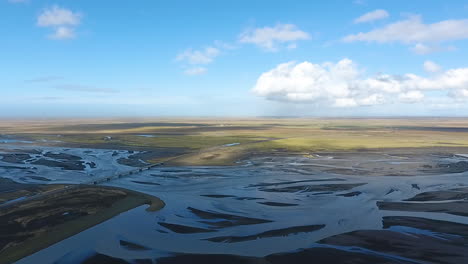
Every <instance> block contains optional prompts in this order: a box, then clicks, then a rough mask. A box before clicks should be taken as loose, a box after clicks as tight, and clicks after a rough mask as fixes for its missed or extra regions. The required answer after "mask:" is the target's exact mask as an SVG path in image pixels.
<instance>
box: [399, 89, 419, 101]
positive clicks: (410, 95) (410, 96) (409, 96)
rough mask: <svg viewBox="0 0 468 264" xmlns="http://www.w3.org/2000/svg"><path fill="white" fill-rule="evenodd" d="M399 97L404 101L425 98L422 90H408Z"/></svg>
mask: <svg viewBox="0 0 468 264" xmlns="http://www.w3.org/2000/svg"><path fill="white" fill-rule="evenodd" d="M398 99H399V100H400V101H401V102H403V103H417V102H421V101H422V100H423V99H424V94H423V93H422V92H421V91H408V92H404V93H401V94H399V95H398Z"/></svg>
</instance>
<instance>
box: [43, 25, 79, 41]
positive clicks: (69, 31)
mask: <svg viewBox="0 0 468 264" xmlns="http://www.w3.org/2000/svg"><path fill="white" fill-rule="evenodd" d="M49 37H50V38H51V39H72V38H75V37H76V35H75V29H73V28H69V27H58V28H56V29H55V31H54V33H52V34H50V35H49Z"/></svg>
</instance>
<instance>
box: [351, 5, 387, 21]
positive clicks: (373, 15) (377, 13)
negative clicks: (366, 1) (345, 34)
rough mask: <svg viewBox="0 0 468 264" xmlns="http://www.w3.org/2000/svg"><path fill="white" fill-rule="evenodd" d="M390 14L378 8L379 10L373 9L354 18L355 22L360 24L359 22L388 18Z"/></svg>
mask: <svg viewBox="0 0 468 264" xmlns="http://www.w3.org/2000/svg"><path fill="white" fill-rule="evenodd" d="M389 16H390V15H389V14H388V12H387V11H385V10H383V9H377V10H374V11H371V12H369V13H365V14H364V15H362V16H360V17H358V18H356V19H355V20H354V23H356V24H358V23H366V22H372V21H375V20H380V19H385V18H387V17H389Z"/></svg>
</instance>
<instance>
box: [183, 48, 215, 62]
mask: <svg viewBox="0 0 468 264" xmlns="http://www.w3.org/2000/svg"><path fill="white" fill-rule="evenodd" d="M220 53H221V52H220V50H219V49H217V48H214V47H206V48H205V49H202V50H193V49H187V50H185V51H184V52H182V53H180V54H179V55H177V57H176V61H184V62H187V63H189V64H194V65H195V64H209V63H212V62H213V59H214V58H216V57H217V56H218V55H219V54H220Z"/></svg>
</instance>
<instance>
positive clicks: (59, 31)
mask: <svg viewBox="0 0 468 264" xmlns="http://www.w3.org/2000/svg"><path fill="white" fill-rule="evenodd" d="M81 18H82V15H81V14H80V13H76V12H73V11H71V10H68V9H66V8H62V7H59V6H52V7H50V8H46V9H44V10H43V11H42V13H41V14H39V16H38V17H37V25H38V26H39V27H48V28H52V29H53V33H52V34H50V35H49V37H50V38H52V39H71V38H75V36H76V34H75V28H76V27H77V26H78V25H79V24H80V23H81Z"/></svg>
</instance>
